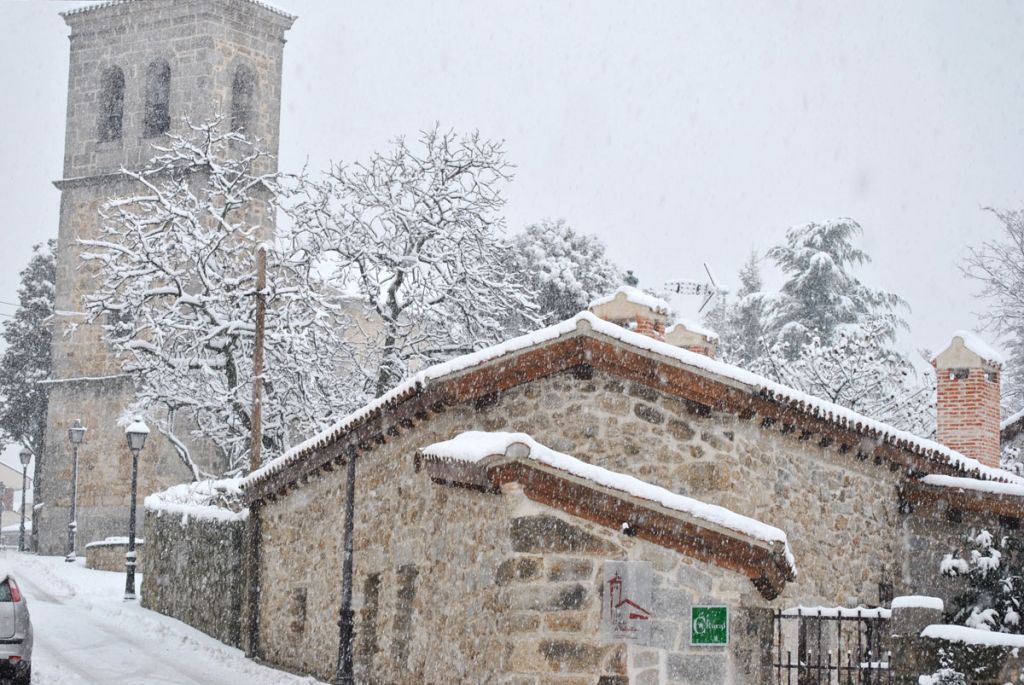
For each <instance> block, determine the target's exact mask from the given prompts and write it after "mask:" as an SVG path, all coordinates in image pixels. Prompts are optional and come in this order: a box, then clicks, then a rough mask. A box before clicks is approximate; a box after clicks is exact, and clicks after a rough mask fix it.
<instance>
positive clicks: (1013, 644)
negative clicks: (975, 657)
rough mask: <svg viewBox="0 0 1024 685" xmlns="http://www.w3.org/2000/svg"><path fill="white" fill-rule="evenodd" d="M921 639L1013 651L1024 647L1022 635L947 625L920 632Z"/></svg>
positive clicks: (938, 625)
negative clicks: (1006, 648)
mask: <svg viewBox="0 0 1024 685" xmlns="http://www.w3.org/2000/svg"><path fill="white" fill-rule="evenodd" d="M921 637H929V638H932V639H934V640H945V641H946V642H960V643H963V644H965V645H980V646H983V647H1009V648H1014V649H1016V648H1019V647H1024V635H1012V634H1010V633H997V632H995V631H992V630H979V629H978V628H967V627H965V626H952V625H947V624H933V625H930V626H928V627H927V628H925V629H924V630H922V631H921Z"/></svg>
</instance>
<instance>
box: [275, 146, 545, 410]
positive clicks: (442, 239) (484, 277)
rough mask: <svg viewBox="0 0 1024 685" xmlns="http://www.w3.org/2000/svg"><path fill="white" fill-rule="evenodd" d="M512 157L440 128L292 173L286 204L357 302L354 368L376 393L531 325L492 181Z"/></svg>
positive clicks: (532, 310) (531, 311)
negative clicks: (321, 173) (295, 182)
mask: <svg viewBox="0 0 1024 685" xmlns="http://www.w3.org/2000/svg"><path fill="white" fill-rule="evenodd" d="M510 174H511V167H510V165H509V163H508V162H507V161H506V160H505V153H504V150H503V149H502V146H501V144H500V143H498V142H494V141H490V140H486V139H484V138H482V137H481V136H480V135H479V133H473V134H470V135H468V136H459V135H456V134H455V133H454V132H451V131H443V130H441V129H440V128H439V127H434V128H433V129H431V130H428V131H424V132H423V133H422V135H421V136H420V138H419V140H418V141H416V144H412V145H410V144H409V143H408V142H407V141H406V140H405V139H404V138H399V139H397V140H395V141H394V143H393V145H392V147H391V149H390V150H388V151H387V152H383V153H375V154H373V155H371V156H370V158H369V159H367V160H366V161H363V162H358V163H355V164H352V165H348V166H346V165H338V166H336V167H335V168H333V169H332V170H331V171H330V173H329V174H327V175H326V178H324V179H322V180H309V179H302V180H301V182H300V184H299V186H298V189H297V195H296V196H295V197H294V198H293V201H292V202H291V203H290V206H289V213H290V215H291V217H292V219H293V221H294V224H295V227H296V230H297V231H298V233H299V234H300V235H301V236H302V237H303V238H304V239H305V240H306V244H307V245H308V246H309V247H310V249H312V250H314V251H322V252H323V253H324V254H326V255H327V256H328V257H329V259H330V263H331V265H332V267H333V274H332V278H333V281H334V283H335V284H336V285H337V287H338V288H339V289H341V290H344V291H345V292H346V293H348V294H349V295H350V296H352V297H353V298H355V299H356V300H357V301H358V302H359V303H361V305H362V307H363V308H364V312H363V314H362V315H361V316H359V317H358V319H359V321H360V322H362V325H361V330H360V331H359V336H358V337H359V339H360V340H364V341H365V343H366V344H363V345H361V346H360V348H361V349H359V350H358V351H357V353H356V356H355V359H354V362H355V363H354V368H358V369H359V370H360V371H361V372H362V374H363V381H364V388H365V391H366V393H367V395H369V396H371V397H373V396H379V395H381V394H382V393H384V392H385V391H386V390H388V389H389V388H390V387H392V386H393V385H395V384H397V383H398V382H399V381H400V380H402V378H404V377H405V376H406V375H408V374H409V373H410V372H412V371H415V370H416V369H417V368H420V367H422V366H424V365H426V364H430V363H434V362H437V361H442V360H445V359H448V358H450V357H453V356H456V355H459V354H464V353H466V352H470V351H473V350H476V349H479V348H480V347H483V346H486V345H489V344H492V343H495V342H498V341H501V340H504V339H506V338H508V337H509V333H510V331H509V330H508V329H507V324H506V322H508V321H509V320H511V319H513V318H514V317H518V320H520V321H526V322H528V324H529V325H531V326H534V325H536V319H537V316H536V311H537V310H536V305H535V304H534V302H533V299H532V297H531V295H530V292H529V290H528V288H527V287H525V286H524V284H523V283H522V282H521V281H520V280H519V279H518V278H516V276H515V274H511V273H509V271H508V268H507V265H508V263H509V261H510V255H509V249H510V248H509V246H508V244H507V243H506V242H505V241H504V240H503V235H502V234H503V229H504V219H503V218H502V216H501V214H500V211H501V208H502V206H503V205H504V203H505V201H504V198H503V197H502V188H503V186H504V185H505V183H506V182H507V181H508V180H509V179H510Z"/></svg>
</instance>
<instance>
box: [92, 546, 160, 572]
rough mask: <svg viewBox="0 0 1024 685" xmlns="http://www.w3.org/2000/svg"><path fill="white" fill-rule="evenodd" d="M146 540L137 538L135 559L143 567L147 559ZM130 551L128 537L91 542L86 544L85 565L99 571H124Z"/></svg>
mask: <svg viewBox="0 0 1024 685" xmlns="http://www.w3.org/2000/svg"><path fill="white" fill-rule="evenodd" d="M145 547H146V545H145V542H144V540H141V539H139V538H135V559H136V563H137V564H138V567H139V568H141V567H142V563H143V562H142V560H143V559H145ZM127 552H128V538H107V539H106V540H99V541H97V542H90V543H89V544H88V545H86V546H85V567H86V568H91V569H95V570H97V571H124V570H125V554H127Z"/></svg>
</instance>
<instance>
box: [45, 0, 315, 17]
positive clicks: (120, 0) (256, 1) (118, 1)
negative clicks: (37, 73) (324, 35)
mask: <svg viewBox="0 0 1024 685" xmlns="http://www.w3.org/2000/svg"><path fill="white" fill-rule="evenodd" d="M130 2H141V0H105V1H104V2H97V3H94V4H92V5H85V6H83V7H76V8H74V9H70V10H68V11H66V12H61V13H60V15H61V16H62V17H68V16H72V15H75V14H83V13H85V12H92V11H94V10H99V9H103V8H105V7H113V6H115V5H126V4H128V3H130ZM242 2H246V3H248V4H250V5H256V6H257V7H262V8H263V9H265V10H269V11H271V12H273V13H274V14H279V15H281V16H282V17H285V18H287V19H291V20H293V21H294V20H295V19H296V15H294V14H289V13H288V12H285V11H284V10H283V9H281V8H280V7H275V6H274V5H272V4H270V3H269V2H263V0H242Z"/></svg>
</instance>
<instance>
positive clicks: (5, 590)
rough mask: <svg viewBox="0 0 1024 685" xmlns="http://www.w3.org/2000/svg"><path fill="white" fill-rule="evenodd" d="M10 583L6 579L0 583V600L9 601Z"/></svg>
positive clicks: (10, 599)
mask: <svg viewBox="0 0 1024 685" xmlns="http://www.w3.org/2000/svg"><path fill="white" fill-rule="evenodd" d="M11 601H13V599H12V598H11V584H10V583H9V582H7V581H6V580H5V581H4V582H2V583H0V602H11Z"/></svg>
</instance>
